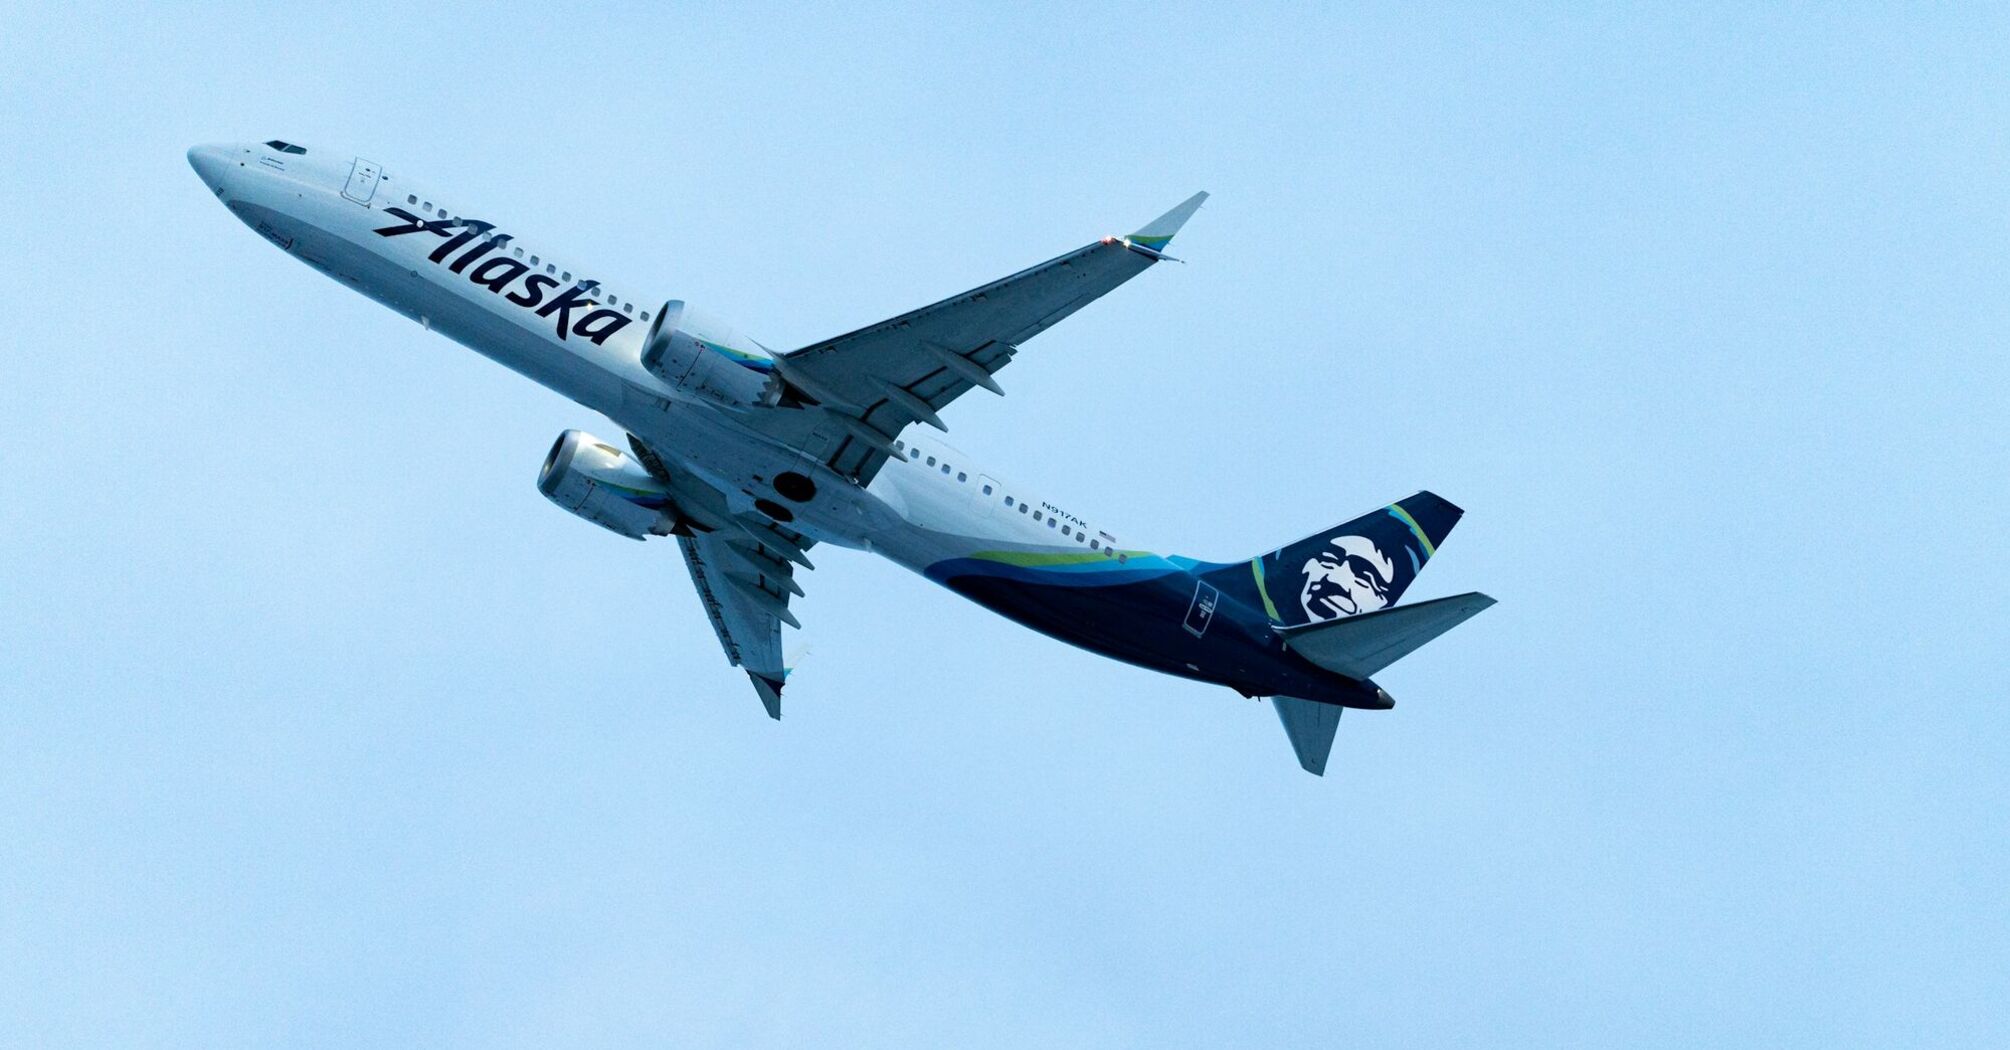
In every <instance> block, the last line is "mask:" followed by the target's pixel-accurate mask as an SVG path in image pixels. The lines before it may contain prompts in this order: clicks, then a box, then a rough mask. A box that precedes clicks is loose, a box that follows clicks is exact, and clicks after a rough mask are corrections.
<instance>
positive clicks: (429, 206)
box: [424, 201, 433, 211]
mask: <svg viewBox="0 0 2010 1050" xmlns="http://www.w3.org/2000/svg"><path fill="white" fill-rule="evenodd" d="M424 210H425V211H432V210H433V202H432V201H427V202H426V206H425V208H424Z"/></svg>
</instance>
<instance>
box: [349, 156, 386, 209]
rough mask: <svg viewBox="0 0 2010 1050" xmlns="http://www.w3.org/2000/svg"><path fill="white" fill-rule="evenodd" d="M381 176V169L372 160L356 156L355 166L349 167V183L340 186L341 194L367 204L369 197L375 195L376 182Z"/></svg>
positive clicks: (382, 172) (382, 174) (382, 173)
mask: <svg viewBox="0 0 2010 1050" xmlns="http://www.w3.org/2000/svg"><path fill="white" fill-rule="evenodd" d="M383 176H384V171H383V169H382V168H379V167H378V166H377V165H376V163H375V162H374V161H367V160H364V159H363V158H361V157H357V158H356V166H355V167H353V168H351V169H349V183H348V185H346V186H343V187H342V196H344V197H347V198H349V199H350V200H352V201H355V202H356V203H358V204H368V203H370V198H371V197H373V196H375V195H376V193H377V182H378V180H379V179H381V178H383Z"/></svg>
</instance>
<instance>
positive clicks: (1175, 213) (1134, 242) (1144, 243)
mask: <svg viewBox="0 0 2010 1050" xmlns="http://www.w3.org/2000/svg"><path fill="white" fill-rule="evenodd" d="M1206 200H1207V191H1206V190H1202V191H1201V192H1199V193H1196V194H1194V195H1193V196H1191V197H1188V198H1187V199H1186V200H1184V201H1182V202H1180V204H1179V206H1178V207H1175V208H1174V209H1173V210H1171V211H1169V212H1166V213H1165V214H1164V215H1161V216H1159V217H1158V218H1156V219H1153V220H1152V221H1150V222H1148V223H1146V224H1145V225H1144V228H1143V229H1141V230H1139V231H1138V232H1136V233H1134V234H1131V235H1130V236H1129V237H1126V238H1124V240H1125V241H1127V242H1129V243H1130V244H1131V246H1132V247H1136V248H1145V249H1148V250H1150V251H1152V252H1162V251H1165V249H1166V245H1168V244H1171V243H1172V239H1173V234H1175V233H1178V232H1179V228H1180V227H1182V226H1185V225H1186V221H1187V220H1188V219H1191V218H1193V213H1194V212H1196V211H1199V210H1200V206H1201V204H1202V202H1204V201H1206Z"/></svg>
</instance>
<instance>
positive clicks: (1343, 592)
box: [1298, 536, 1396, 620]
mask: <svg viewBox="0 0 2010 1050" xmlns="http://www.w3.org/2000/svg"><path fill="white" fill-rule="evenodd" d="M1299 571H1300V572H1302V573H1304V574H1305V586H1304V587H1303V588H1301V589H1300V590H1299V592H1298V602H1299V604H1300V605H1303V606H1304V607H1305V616H1306V618H1307V619H1308V620H1332V619H1337V618H1339V617H1342V616H1352V615H1354V614H1355V613H1364V612H1373V611H1374V610H1376V609H1380V608H1383V607H1385V606H1387V605H1388V604H1389V588H1390V585H1391V584H1393V583H1394V582H1395V580H1396V566H1395V563H1393V562H1391V561H1390V560H1389V556H1388V555H1386V554H1383V553H1382V551H1381V549H1380V548H1378V547H1376V546H1375V544H1374V543H1373V542H1371V541H1370V540H1369V539H1368V538H1367V537H1365V536H1335V537H1333V538H1332V539H1330V540H1328V541H1327V542H1326V544H1325V545H1324V546H1321V547H1319V548H1318V549H1317V550H1315V551H1313V552H1312V556H1311V557H1310V558H1307V559H1306V561H1305V565H1304V566H1303V567H1302V568H1301V569H1300V570H1299Z"/></svg>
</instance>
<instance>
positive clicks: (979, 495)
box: [970, 474, 1005, 519]
mask: <svg viewBox="0 0 2010 1050" xmlns="http://www.w3.org/2000/svg"><path fill="white" fill-rule="evenodd" d="M1004 501H1005V490H1004V489H1003V488H1000V487H999V485H998V479H996V478H994V477H992V476H991V475H989V474H979V475H977V484H975V485H972V486H971V487H970V514H971V516H972V517H976V518H980V519H981V518H989V517H991V516H993V515H995V514H997V513H998V507H999V505H1000V504H1002V503H1003V502H1004Z"/></svg>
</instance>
